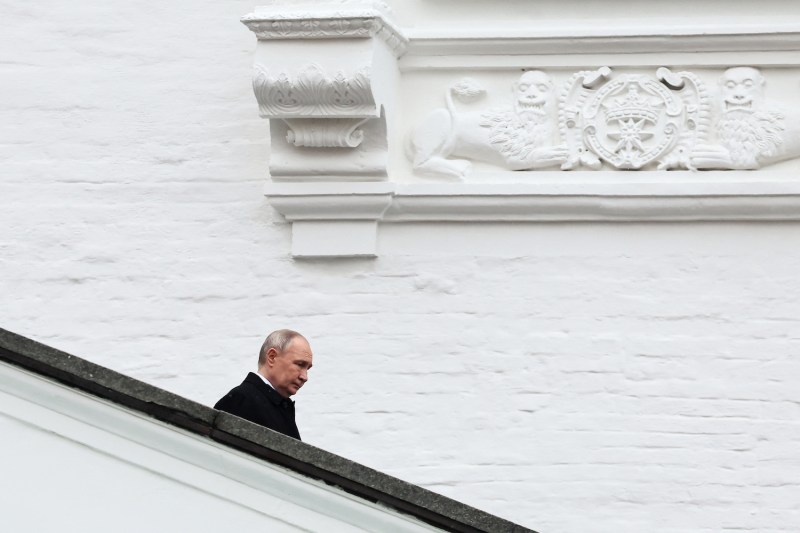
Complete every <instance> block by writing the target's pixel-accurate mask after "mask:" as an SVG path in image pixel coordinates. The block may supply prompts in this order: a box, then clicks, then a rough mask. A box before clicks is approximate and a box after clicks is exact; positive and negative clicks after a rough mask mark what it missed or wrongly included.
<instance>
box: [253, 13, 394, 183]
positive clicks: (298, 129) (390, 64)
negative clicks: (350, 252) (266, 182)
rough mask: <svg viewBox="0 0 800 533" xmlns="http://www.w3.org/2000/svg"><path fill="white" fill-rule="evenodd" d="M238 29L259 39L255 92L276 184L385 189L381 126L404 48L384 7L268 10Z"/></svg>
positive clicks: (387, 113) (384, 141)
mask: <svg viewBox="0 0 800 533" xmlns="http://www.w3.org/2000/svg"><path fill="white" fill-rule="evenodd" d="M242 22H243V23H244V24H245V25H246V26H247V27H248V28H250V30H252V31H253V32H254V33H255V35H256V37H257V38H258V45H257V50H256V59H255V71H254V75H253V91H254V93H255V96H256V100H257V101H258V107H259V114H260V116H261V117H263V118H267V119H270V122H271V124H270V129H271V131H272V141H271V153H272V157H271V159H270V173H271V175H272V177H273V179H274V180H275V181H325V180H326V179H328V178H326V176H342V175H343V174H352V175H354V176H358V179H359V180H363V181H383V180H385V179H386V176H387V169H386V161H385V159H386V158H385V154H386V150H387V145H388V141H387V138H386V132H387V126H386V117H387V116H390V115H391V110H392V109H393V108H394V105H395V91H396V89H397V80H398V79H399V70H398V68H397V59H398V57H399V56H401V55H402V54H403V53H404V52H405V49H406V45H407V43H408V40H407V39H406V38H405V37H404V36H403V35H402V33H401V32H400V31H399V30H398V29H397V27H396V26H395V25H394V24H393V23H392V22H391V20H390V13H389V10H388V8H387V6H386V5H385V4H384V3H383V2H378V1H367V0H364V1H350V2H326V1H325V0H322V1H310V0H296V1H292V2H274V3H273V4H271V5H269V6H265V7H259V8H256V10H255V12H253V13H252V14H250V15H247V16H245V17H244V18H242ZM277 119H280V121H281V122H283V123H284V124H285V127H286V128H287V129H286V131H285V134H284V131H283V128H282V127H280V126H278V125H276V124H275V122H276V120H277ZM376 163H377V164H376ZM336 179H339V178H336Z"/></svg>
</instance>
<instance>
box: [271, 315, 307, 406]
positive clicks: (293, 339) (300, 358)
mask: <svg viewBox="0 0 800 533" xmlns="http://www.w3.org/2000/svg"><path fill="white" fill-rule="evenodd" d="M312 355H313V354H312V353H311V346H309V344H308V341H307V340H306V339H305V337H303V336H302V335H300V334H299V333H297V332H296V331H292V330H290V329H279V330H277V331H273V332H272V333H270V334H269V336H268V337H267V339H266V340H265V341H264V344H262V345H261V351H260V352H259V354H258V373H259V374H261V375H262V376H264V377H265V378H267V380H268V381H269V382H270V383H272V386H273V387H274V388H275V390H276V391H278V393H279V394H280V395H281V396H283V397H284V398H288V397H289V396H292V395H294V394H296V393H297V391H298V390H300V387H302V386H303V385H304V384H305V382H306V381H308V371H309V370H311V359H312Z"/></svg>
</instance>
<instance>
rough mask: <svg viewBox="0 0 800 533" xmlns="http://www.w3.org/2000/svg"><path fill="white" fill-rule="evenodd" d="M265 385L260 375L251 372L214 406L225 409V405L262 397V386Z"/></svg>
mask: <svg viewBox="0 0 800 533" xmlns="http://www.w3.org/2000/svg"><path fill="white" fill-rule="evenodd" d="M264 386H265V385H264V383H263V382H261V381H260V379H259V377H258V376H256V375H255V374H253V373H252V372H250V373H249V374H248V375H247V377H245V378H244V381H242V382H241V383H240V384H239V385H236V386H235V387H234V388H232V389H231V390H230V391H228V393H227V394H226V395H225V396H223V397H222V398H220V400H219V401H218V402H217V403H216V405H215V406H214V408H215V409H223V410H224V407H225V406H230V405H231V404H233V403H241V402H244V401H249V400H253V399H257V398H260V397H261V395H262V391H261V387H264Z"/></svg>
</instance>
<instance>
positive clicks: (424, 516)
mask: <svg viewBox="0 0 800 533" xmlns="http://www.w3.org/2000/svg"><path fill="white" fill-rule="evenodd" d="M0 360H2V361H6V362H9V363H12V364H14V365H17V366H20V367H23V368H26V369H28V370H30V371H32V372H35V373H37V374H40V375H42V376H45V377H48V378H51V379H54V380H56V381H58V382H60V383H63V384H66V385H69V386H71V387H74V388H77V389H80V390H83V391H86V392H89V393H92V394H94V395H96V396H98V397H100V398H104V399H107V400H110V401H113V402H115V403H118V404H121V405H124V406H126V407H129V408H131V409H134V410H136V411H139V412H141V413H144V414H147V415H150V416H152V417H154V418H157V419H159V420H162V421H165V422H168V423H170V424H173V425H175V426H178V427H182V428H184V429H188V430H190V431H193V432H195V433H198V434H201V435H206V436H208V437H210V438H211V439H213V440H215V441H217V442H220V443H223V444H225V445H228V446H231V447H234V448H237V449H239V450H242V451H244V452H246V453H249V454H251V455H253V456H256V457H260V458H262V459H264V460H267V461H269V462H271V463H274V464H278V465H281V466H283V467H286V468H289V469H291V470H293V471H295V472H298V473H300V474H303V475H306V476H308V477H311V478H315V479H319V480H322V481H324V482H326V483H328V484H330V485H335V486H337V487H340V488H342V489H343V490H345V491H347V492H349V493H351V494H354V495H356V496H359V497H361V498H364V499H366V500H369V501H372V502H378V503H381V504H383V505H385V506H388V507H391V508H394V509H396V510H399V511H401V512H405V513H407V514H410V515H412V516H415V517H416V518H418V519H420V520H423V521H425V522H427V523H429V524H432V525H435V526H437V527H439V528H442V529H444V530H445V531H459V532H478V531H486V532H503V533H509V532H513V533H517V532H519V533H523V532H530V533H535V532H533V531H532V530H530V529H527V528H524V527H522V526H520V525H518V524H514V523H512V522H509V521H507V520H504V519H502V518H499V517H496V516H494V515H491V514H489V513H486V512H484V511H481V510H479V509H475V508H474V507H470V506H468V505H464V504H462V503H459V502H457V501H455V500H452V499H450V498H447V497H445V496H442V495H440V494H436V493H434V492H431V491H429V490H425V489H423V488H421V487H418V486H416V485H412V484H411V483H407V482H405V481H402V480H400V479H397V478H394V477H391V476H388V475H386V474H382V473H381V472H378V471H377V470H373V469H371V468H368V467H366V466H364V465H361V464H358V463H355V462H353V461H349V460H347V459H345V458H343V457H340V456H338V455H334V454H332V453H330V452H326V451H325V450H322V449H320V448H316V447H314V446H311V445H309V444H306V443H303V442H300V441H298V440H295V439H292V438H289V437H287V436H285V435H282V434H280V433H277V432H275V431H272V430H270V429H267V428H265V427H261V426H258V425H256V424H253V423H252V422H249V421H247V420H244V419H241V418H239V417H237V416H234V415H231V414H228V413H223V412H220V411H216V410H214V409H212V408H211V407H207V406H205V405H201V404H199V403H197V402H193V401H191V400H187V399H186V398H183V397H181V396H178V395H176V394H173V393H171V392H168V391H165V390H163V389H159V388H158V387H154V386H152V385H148V384H147V383H143V382H141V381H138V380H135V379H133V378H130V377H128V376H125V375H123V374H120V373H118V372H114V371H113V370H110V369H108V368H105V367H102V366H99V365H96V364H94V363H91V362H89V361H86V360H84V359H81V358H79V357H75V356H73V355H70V354H68V353H65V352H62V351H59V350H56V349H54V348H51V347H49V346H46V345H44V344H40V343H38V342H35V341H33V340H31V339H28V338H25V337H22V336H20V335H16V334H15V333H11V332H10V331H6V330H4V329H0Z"/></svg>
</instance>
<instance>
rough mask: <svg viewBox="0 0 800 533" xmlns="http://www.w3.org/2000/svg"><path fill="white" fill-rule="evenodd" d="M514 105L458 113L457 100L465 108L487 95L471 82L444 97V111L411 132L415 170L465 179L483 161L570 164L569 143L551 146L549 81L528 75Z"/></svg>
mask: <svg viewBox="0 0 800 533" xmlns="http://www.w3.org/2000/svg"><path fill="white" fill-rule="evenodd" d="M513 92H514V101H513V103H512V105H509V106H505V107H499V108H494V109H489V110H484V111H460V110H458V109H456V106H455V103H454V102H453V96H455V97H456V99H457V100H458V101H460V102H462V103H464V104H468V103H470V102H472V101H474V100H477V99H478V98H480V97H481V96H483V95H484V93H485V91H483V89H481V88H480V87H479V86H478V84H477V82H475V81H474V80H471V79H469V78H467V79H464V80H462V81H461V82H459V83H457V84H455V85H453V86H452V87H451V88H450V89H449V90H448V91H447V92H446V94H445V100H446V103H447V107H446V108H440V109H436V110H434V111H432V112H431V113H430V114H429V115H428V116H426V117H425V118H424V119H423V120H422V122H421V123H420V124H419V125H418V126H417V127H416V128H415V129H414V130H413V132H412V133H411V136H410V138H409V140H408V141H409V142H408V152H409V154H408V155H409V158H410V159H411V161H412V165H413V168H414V170H415V171H417V172H419V173H421V174H427V175H432V176H447V177H454V178H459V179H463V178H464V177H465V176H466V175H467V174H468V173H469V172H470V169H471V167H472V164H471V163H470V161H482V162H486V163H490V164H494V165H497V166H500V167H503V168H506V169H508V170H531V169H540V168H547V167H553V166H558V165H560V164H562V163H564V162H565V161H566V160H567V156H568V154H567V147H566V145H559V146H555V145H553V144H552V139H553V136H554V130H553V124H554V121H553V120H552V119H551V117H550V115H549V107H550V103H551V100H552V96H553V83H552V81H551V80H550V77H549V76H548V75H547V74H545V73H544V72H541V71H539V70H531V71H527V72H525V73H523V74H522V76H520V78H519V80H518V81H517V82H516V83H515V84H514V86H513Z"/></svg>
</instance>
